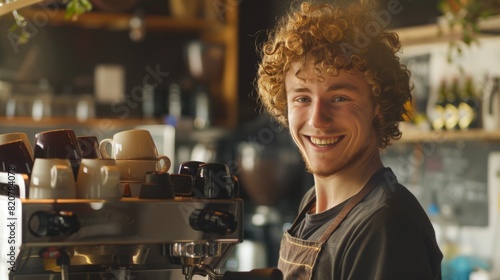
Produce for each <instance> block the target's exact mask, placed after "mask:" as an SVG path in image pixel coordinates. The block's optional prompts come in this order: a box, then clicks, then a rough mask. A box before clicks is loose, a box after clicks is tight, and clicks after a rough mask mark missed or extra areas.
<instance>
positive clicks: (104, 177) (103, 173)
mask: <svg viewBox="0 0 500 280" xmlns="http://www.w3.org/2000/svg"><path fill="white" fill-rule="evenodd" d="M108 178H109V168H108V167H107V166H101V183H102V184H103V185H106V183H107V182H108Z"/></svg>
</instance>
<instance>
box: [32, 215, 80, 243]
mask: <svg viewBox="0 0 500 280" xmlns="http://www.w3.org/2000/svg"><path fill="white" fill-rule="evenodd" d="M28 228H29V230H30V231H31V233H32V234H33V235H35V236H38V237H42V236H61V235H66V236H67V235H71V234H73V233H75V232H77V231H78V230H79V229H80V222H79V220H78V217H77V216H76V215H75V214H74V213H73V212H71V211H58V212H45V211H38V212H36V213H34V214H33V215H31V217H30V219H29V222H28Z"/></svg>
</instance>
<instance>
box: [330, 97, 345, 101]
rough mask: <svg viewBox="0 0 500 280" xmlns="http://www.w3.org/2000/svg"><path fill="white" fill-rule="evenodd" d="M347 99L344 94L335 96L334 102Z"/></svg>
mask: <svg viewBox="0 0 500 280" xmlns="http://www.w3.org/2000/svg"><path fill="white" fill-rule="evenodd" d="M345 100H346V99H345V97H342V96H337V97H334V98H333V102H342V101H345Z"/></svg>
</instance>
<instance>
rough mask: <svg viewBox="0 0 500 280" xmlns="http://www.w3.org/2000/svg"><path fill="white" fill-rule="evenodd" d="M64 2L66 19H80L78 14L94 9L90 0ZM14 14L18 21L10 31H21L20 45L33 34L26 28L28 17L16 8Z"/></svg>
mask: <svg viewBox="0 0 500 280" xmlns="http://www.w3.org/2000/svg"><path fill="white" fill-rule="evenodd" d="M18 1H19V0H18ZM64 4H66V8H65V13H64V17H65V18H66V20H73V21H75V20H77V19H78V16H80V15H82V14H84V13H86V12H90V11H91V10H92V3H91V2H90V0H66V1H65V2H64ZM12 15H13V16H14V19H15V20H16V23H15V24H14V25H13V26H11V28H10V29H9V32H10V33H11V34H13V33H15V32H16V31H19V34H18V35H17V44H18V45H23V44H26V43H28V41H29V39H30V37H31V34H30V32H28V30H27V29H26V26H27V22H26V19H25V18H24V17H23V16H22V15H21V14H19V13H18V12H17V11H16V10H14V11H12Z"/></svg>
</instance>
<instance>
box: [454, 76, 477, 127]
mask: <svg viewBox="0 0 500 280" xmlns="http://www.w3.org/2000/svg"><path fill="white" fill-rule="evenodd" d="M478 105H479V102H478V99H477V97H476V91H475V89H474V82H473V80H472V77H470V76H469V77H467V78H466V80H465V86H464V89H463V91H462V98H461V101H460V104H459V105H458V115H459V121H458V126H459V128H460V129H461V130H467V129H469V128H477V127H478V115H479V112H478Z"/></svg>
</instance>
